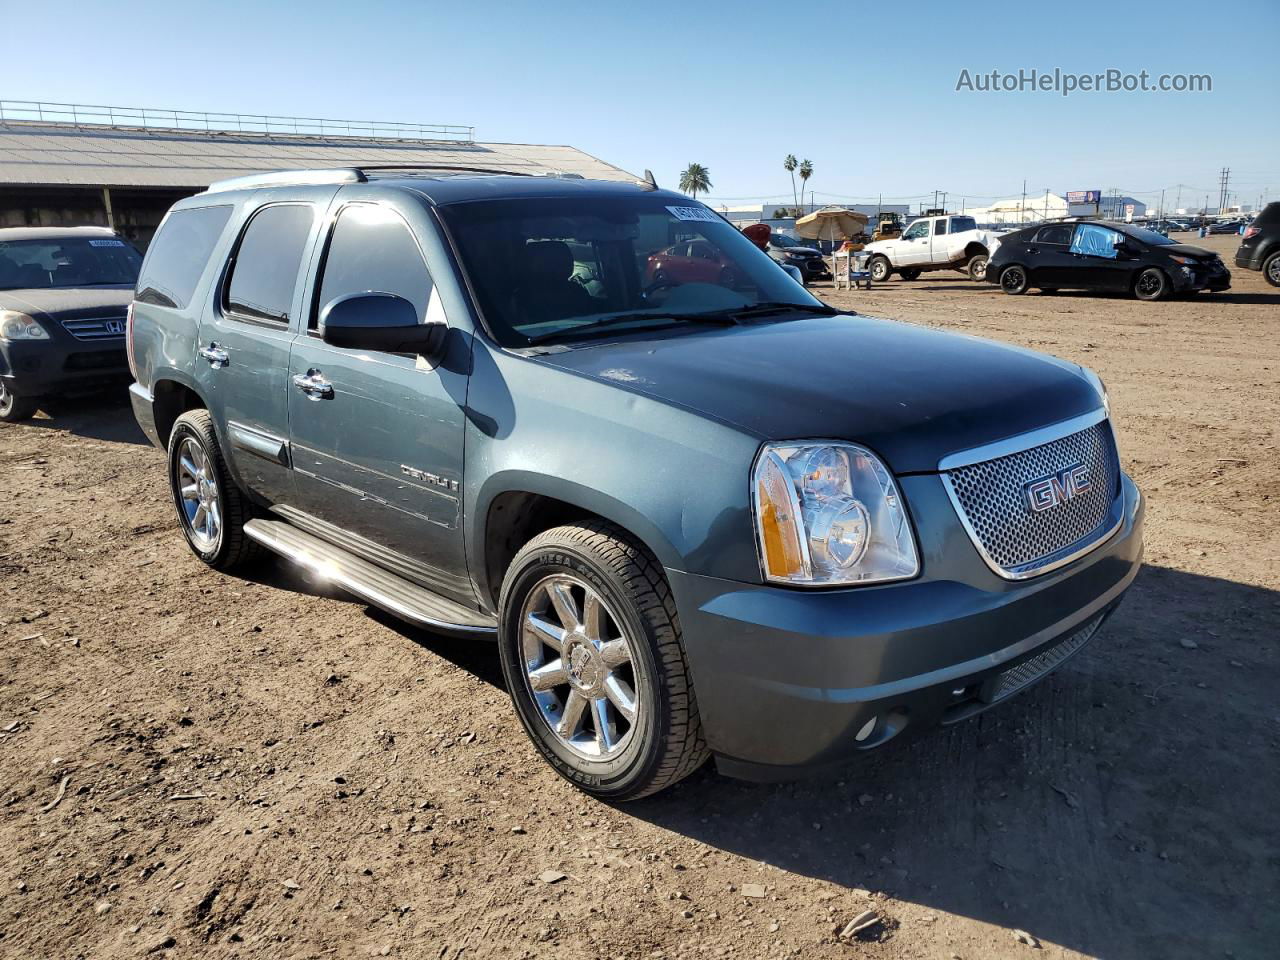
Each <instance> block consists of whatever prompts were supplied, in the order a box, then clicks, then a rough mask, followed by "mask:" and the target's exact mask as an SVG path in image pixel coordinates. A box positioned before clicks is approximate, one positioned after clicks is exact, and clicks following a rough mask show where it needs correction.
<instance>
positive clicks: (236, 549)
mask: <svg viewBox="0 0 1280 960" xmlns="http://www.w3.org/2000/svg"><path fill="white" fill-rule="evenodd" d="M169 489H170V491H171V492H172V494H173V504H174V507H175V508H176V509H177V511H178V525H179V526H180V527H181V528H182V534H183V536H185V537H186V538H187V545H188V546H189V547H191V552H192V553H194V554H195V555H196V556H197V557H199V558H200V559H201V560H202V561H203V562H205V563H207V564H208V565H209V566H211V567H213V568H214V569H215V570H221V571H223V572H229V571H232V570H235V569H237V568H240V567H244V566H247V565H248V564H249V563H251V562H252V561H254V560H257V559H258V558H259V557H260V556H261V555H262V548H261V547H260V546H258V544H257V543H255V542H254V541H253V540H250V539H249V537H248V536H247V535H246V534H245V532H244V525H245V523H247V522H248V521H249V520H250V519H251V518H252V516H253V509H252V507H251V506H250V504H249V502H248V500H246V499H245V497H244V494H242V493H241V492H240V488H239V487H237V486H236V482H235V481H234V480H233V479H232V478H231V474H230V472H229V471H228V470H227V462H226V460H225V459H224V458H223V456H222V449H221V447H219V446H218V436H217V434H216V433H215V432H214V429H213V417H212V416H210V415H209V411H208V410H188V411H187V412H186V413H184V414H183V415H182V416H180V417H179V418H178V419H177V421H176V422H175V423H174V425H173V431H172V433H170V434H169Z"/></svg>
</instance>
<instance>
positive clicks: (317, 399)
mask: <svg viewBox="0 0 1280 960" xmlns="http://www.w3.org/2000/svg"><path fill="white" fill-rule="evenodd" d="M404 204H409V205H410V206H411V205H412V201H410V200H407V199H405V200H402V199H399V198H398V197H387V198H384V199H380V200H378V201H377V202H368V201H365V200H353V201H352V202H344V199H343V197H342V196H341V195H340V196H339V198H338V201H337V209H336V211H335V215H334V216H333V218H332V221H331V222H332V226H331V227H330V228H329V229H328V230H327V231H326V233H327V235H326V237H325V238H324V241H323V244H324V245H323V247H322V250H321V255H320V257H319V259H318V264H317V267H316V268H315V270H314V271H313V273H314V279H313V280H312V282H311V289H312V290H313V291H314V296H313V297H312V303H311V308H310V311H309V314H308V329H307V332H306V333H305V334H304V335H302V336H299V337H298V339H297V340H296V341H295V343H294V344H293V349H292V355H291V357H290V361H289V370H290V377H289V379H290V385H289V388H288V391H287V395H288V404H289V419H290V440H291V444H292V450H293V463H294V475H295V482H296V484H297V490H298V495H297V509H298V510H300V511H302V513H303V514H304V516H302V517H298V516H294V517H293V519H295V520H301V523H302V525H304V526H306V524H307V522H308V520H310V521H312V522H313V523H312V529H313V531H314V532H318V533H320V534H321V535H323V536H327V537H328V538H330V539H331V540H333V541H335V542H337V543H339V545H341V546H344V547H346V548H347V549H350V550H353V551H354V552H356V553H358V554H361V555H363V556H365V557H367V558H368V559H370V560H373V561H374V562H378V563H381V564H382V565H383V566H386V567H388V568H389V569H392V570H394V571H395V572H397V573H399V574H400V575H402V576H406V577H408V578H410V579H412V580H416V581H417V582H419V583H421V584H423V585H424V586H427V587H429V588H431V589H434V590H436V591H438V592H440V593H443V594H445V595H447V596H450V597H452V598H454V599H460V600H469V599H471V589H470V586H469V584H468V582H467V581H466V578H465V558H464V554H463V543H462V531H461V523H460V521H461V485H462V465H463V459H462V441H463V423H464V422H463V410H464V407H465V405H466V385H467V376H466V371H467V366H468V356H469V344H470V340H469V338H467V337H463V336H462V335H460V333H459V331H457V330H451V331H450V333H449V341H448V347H447V350H446V354H445V358H444V360H443V361H442V362H441V363H440V365H439V366H437V367H435V368H434V369H433V368H431V367H430V366H428V365H427V364H426V363H425V361H423V360H421V359H420V358H418V357H413V356H407V355H400V354H390V353H374V352H367V351H357V350H349V349H344V348H340V347H333V346H330V345H329V344H326V343H325V342H324V341H323V339H322V335H323V330H322V329H321V328H320V325H319V317H320V314H321V311H322V310H323V307H324V305H325V304H327V303H330V302H332V301H333V300H335V299H337V298H338V297H343V296H347V295H349V294H353V293H364V292H370V291H373V292H380V293H394V294H396V295H398V296H401V297H404V298H405V299H406V300H408V301H409V302H410V303H412V304H413V305H414V307H415V308H416V309H417V312H418V316H419V318H421V319H424V320H425V318H426V317H428V316H431V317H432V318H433V319H434V318H437V317H439V318H442V319H443V318H444V307H443V305H442V303H441V299H440V295H439V292H438V290H437V289H436V286H435V284H434V283H433V281H432V277H431V273H430V271H429V270H428V267H427V263H426V259H425V257H424V254H423V250H422V246H421V244H420V243H419V242H418V238H417V237H416V236H415V233H414V230H413V229H411V228H410V226H409V218H410V217H412V216H413V214H414V213H415V211H413V210H412V209H410V206H405V205H404ZM416 213H417V215H418V225H417V229H427V228H429V227H428V224H429V220H427V219H426V218H425V216H424V211H422V210H418V211H416ZM432 229H433V228H432ZM299 378H310V379H311V382H312V383H313V384H314V383H315V382H316V381H320V382H322V383H324V384H328V386H329V390H328V391H327V392H325V393H324V394H322V395H319V394H317V393H316V392H315V389H314V387H312V388H311V389H310V390H309V391H304V390H303V389H302V388H301V387H300V386H298V385H297V384H296V382H295V381H297V380H298V379H299ZM314 521H319V523H320V525H321V526H320V527H319V528H316V527H315V524H314ZM388 551H391V553H388Z"/></svg>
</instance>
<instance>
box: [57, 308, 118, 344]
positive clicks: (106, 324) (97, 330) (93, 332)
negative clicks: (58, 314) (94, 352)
mask: <svg viewBox="0 0 1280 960" xmlns="http://www.w3.org/2000/svg"><path fill="white" fill-rule="evenodd" d="M124 325H125V318H124V314H120V316H118V317H81V318H77V319H75V320H63V321H62V328H63V329H64V330H66V331H67V333H69V334H71V335H72V336H73V337H75V338H76V339H77V340H113V339H117V338H119V337H123V336H124Z"/></svg>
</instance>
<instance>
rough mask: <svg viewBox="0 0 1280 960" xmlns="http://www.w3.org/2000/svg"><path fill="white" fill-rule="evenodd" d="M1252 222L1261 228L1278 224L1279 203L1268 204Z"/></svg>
mask: <svg viewBox="0 0 1280 960" xmlns="http://www.w3.org/2000/svg"><path fill="white" fill-rule="evenodd" d="M1253 222H1254V223H1256V224H1258V225H1259V226H1262V227H1266V226H1274V225H1275V224H1278V223H1280V203H1268V204H1267V205H1266V206H1265V207H1263V208H1262V212H1261V213H1260V214H1258V216H1257V219H1255V220H1254V221H1253Z"/></svg>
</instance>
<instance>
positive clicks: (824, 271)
mask: <svg viewBox="0 0 1280 960" xmlns="http://www.w3.org/2000/svg"><path fill="white" fill-rule="evenodd" d="M783 262H784V263H786V264H787V265H788V266H792V267H797V268H799V270H800V273H801V275H802V276H803V277H804V278H805V279H806V280H830V279H831V270H830V269H829V268H828V267H827V261H826V260H825V259H823V258H822V257H789V258H787V259H786V260H785V261H783Z"/></svg>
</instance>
